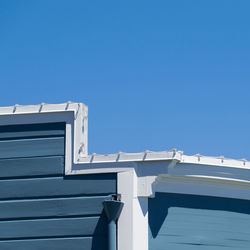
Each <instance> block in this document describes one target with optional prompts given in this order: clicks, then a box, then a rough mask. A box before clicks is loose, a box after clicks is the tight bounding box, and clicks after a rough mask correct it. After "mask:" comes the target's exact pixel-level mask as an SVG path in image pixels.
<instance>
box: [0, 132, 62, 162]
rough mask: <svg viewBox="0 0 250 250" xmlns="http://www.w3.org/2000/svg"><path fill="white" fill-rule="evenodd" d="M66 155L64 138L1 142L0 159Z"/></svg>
mask: <svg viewBox="0 0 250 250" xmlns="http://www.w3.org/2000/svg"><path fill="white" fill-rule="evenodd" d="M52 155H64V138H63V137H51V138H37V139H22V140H8V141H0V159H2V158H17V157H34V156H52Z"/></svg>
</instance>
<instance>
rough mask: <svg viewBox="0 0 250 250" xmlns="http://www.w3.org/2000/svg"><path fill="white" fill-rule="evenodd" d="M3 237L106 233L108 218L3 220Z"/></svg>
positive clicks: (0, 224)
mask: <svg viewBox="0 0 250 250" xmlns="http://www.w3.org/2000/svg"><path fill="white" fill-rule="evenodd" d="M0 232H1V234H0V240H1V239H19V238H37V237H43V238H45V237H66V236H89V235H105V234H106V233H107V224H106V219H105V218H104V216H103V217H100V216H97V217H84V218H63V219H62V218H61V219H42V220H24V221H22V220H20V221H1V222H0Z"/></svg>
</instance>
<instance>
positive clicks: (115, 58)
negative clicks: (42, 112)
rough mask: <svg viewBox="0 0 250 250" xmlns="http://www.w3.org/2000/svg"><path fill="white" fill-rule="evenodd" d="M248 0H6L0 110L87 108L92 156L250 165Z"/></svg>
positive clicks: (1, 17) (1, 15) (0, 13)
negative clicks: (171, 153)
mask: <svg viewBox="0 0 250 250" xmlns="http://www.w3.org/2000/svg"><path fill="white" fill-rule="evenodd" d="M249 11H250V1H248V0H245V1H244V0H234V1H232V0H224V1H222V0H207V1H200V0H196V1H194V0H193V1H192V0H190V1H186V0H182V1H181V0H176V1H167V0H162V1H146V0H143V1H113V0H112V1H76V0H74V1H69V0H68V1H62V0H53V1H46V0H40V1H31V0H25V1H19V0H17V1H14V0H12V1H9V0H1V1H0V86H1V92H0V93H1V94H0V96H1V98H0V106H9V105H13V104H15V103H18V104H38V103H41V102H46V103H62V102H66V101H68V100H71V101H75V102H84V103H85V104H87V105H88V106H89V151H90V153H93V152H96V153H114V152H118V151H123V152H138V151H143V150H145V149H149V150H153V151H160V150H167V149H172V148H177V149H179V150H183V151H184V153H185V154H196V153H201V154H203V155H213V156H217V155H225V156H226V157H232V158H243V157H245V158H247V159H249V160H250V15H249Z"/></svg>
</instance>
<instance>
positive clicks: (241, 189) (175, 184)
mask: <svg viewBox="0 0 250 250" xmlns="http://www.w3.org/2000/svg"><path fill="white" fill-rule="evenodd" d="M153 190H154V193H155V192H164V193H181V194H193V195H207V196H214V197H224V198H234V199H246V200H250V182H243V181H232V180H230V179H220V178H207V177H206V176H203V177H201V176H199V177H197V176H188V177H187V176H168V175H166V176H159V177H158V178H157V179H156V182H155V183H154V184H153Z"/></svg>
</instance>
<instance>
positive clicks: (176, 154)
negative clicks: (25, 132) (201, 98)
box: [0, 101, 250, 169]
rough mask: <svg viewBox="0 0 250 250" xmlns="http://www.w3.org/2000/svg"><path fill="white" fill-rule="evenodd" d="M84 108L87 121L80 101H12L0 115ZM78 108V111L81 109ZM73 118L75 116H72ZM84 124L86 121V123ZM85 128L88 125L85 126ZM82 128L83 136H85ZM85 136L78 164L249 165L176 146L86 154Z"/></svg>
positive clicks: (241, 166)
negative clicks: (159, 162) (175, 163)
mask: <svg viewBox="0 0 250 250" xmlns="http://www.w3.org/2000/svg"><path fill="white" fill-rule="evenodd" d="M79 110H80V111H81V112H82V110H84V112H85V114H81V116H83V118H85V119H86V121H87V116H88V112H87V111H88V107H87V106H86V105H84V104H83V103H72V102H70V101H69V102H67V103H62V104H46V103H41V104H38V105H18V104H15V105H13V106H9V107H0V116H6V115H7V116H10V115H13V116H16V115H20V114H38V113H57V112H68V111H73V112H74V115H75V116H77V115H78V111H79ZM80 111H79V112H80ZM75 119H76V117H75ZM85 127H86V128H87V123H85ZM86 130H87V129H86ZM86 130H85V135H84V136H85V138H87V135H86V132H87V131H86ZM76 132H77V134H78V136H82V135H81V133H82V131H76ZM86 146H87V139H85V153H84V154H83V153H82V151H81V152H80V155H79V157H78V161H77V164H85V163H87V164H89V163H114V162H145V161H166V160H173V159H174V160H177V161H178V162H179V163H187V164H199V165H212V166H220V167H234V168H243V169H250V162H249V161H247V160H246V159H241V160H236V159H230V158H224V157H223V156H218V157H209V156H203V155H200V154H196V155H184V154H183V152H182V151H177V150H176V149H173V150H170V151H160V152H153V151H149V150H145V151H144V152H140V153H124V152H118V153H116V154H100V155H99V154H95V153H94V154H92V155H87V154H86V153H87V148H86Z"/></svg>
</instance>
